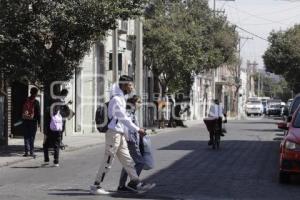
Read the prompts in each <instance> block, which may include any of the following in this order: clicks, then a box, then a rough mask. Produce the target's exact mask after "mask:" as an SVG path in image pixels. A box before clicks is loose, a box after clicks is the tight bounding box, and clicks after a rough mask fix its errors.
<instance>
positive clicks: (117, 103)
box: [90, 75, 154, 195]
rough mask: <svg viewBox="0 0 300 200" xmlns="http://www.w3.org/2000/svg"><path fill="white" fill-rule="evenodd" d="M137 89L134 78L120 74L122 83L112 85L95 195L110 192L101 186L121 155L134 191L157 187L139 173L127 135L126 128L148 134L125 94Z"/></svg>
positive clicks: (129, 184) (93, 189)
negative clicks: (135, 120)
mask: <svg viewBox="0 0 300 200" xmlns="http://www.w3.org/2000/svg"><path fill="white" fill-rule="evenodd" d="M132 90H133V79H132V78H131V77H130V76H126V75H123V76H121V77H120V78H119V84H116V83H115V84H114V85H113V86H112V90H111V94H110V101H109V104H108V117H109V118H110V119H111V121H110V122H109V124H108V131H107V132H106V134H105V153H104V159H103V162H102V165H101V166H100V168H99V170H98V173H97V175H96V179H95V182H94V184H93V185H92V186H90V192H91V193H92V194H95V195H99V194H109V192H107V191H106V190H104V189H103V188H102V187H101V184H102V182H103V181H104V178H105V177H106V175H107V173H108V172H109V170H110V169H111V167H112V163H113V160H114V158H115V156H117V157H118V159H119V161H120V162H121V164H122V166H123V167H124V168H125V170H126V172H127V173H128V175H129V177H130V182H129V183H128V184H127V187H128V188H129V189H131V190H133V191H137V192H143V191H147V190H149V189H151V188H152V187H154V185H152V184H146V183H144V182H142V181H141V180H140V179H139V177H138V174H137V173H136V169H135V163H134V161H133V159H132V158H131V156H130V154H129V150H128V146H127V142H126V139H125V136H124V134H125V131H126V130H128V131H132V132H138V133H139V134H140V135H144V134H145V130H144V129H142V128H139V127H138V126H136V125H135V124H134V123H133V122H132V121H131V119H130V118H129V117H128V116H127V114H126V99H125V96H126V95H128V94H130V93H131V92H132Z"/></svg>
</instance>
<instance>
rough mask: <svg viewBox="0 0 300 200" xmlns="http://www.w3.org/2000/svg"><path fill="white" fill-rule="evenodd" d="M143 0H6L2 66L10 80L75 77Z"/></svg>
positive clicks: (0, 4)
mask: <svg viewBox="0 0 300 200" xmlns="http://www.w3.org/2000/svg"><path fill="white" fill-rule="evenodd" d="M142 3H143V0H134V1H128V0H114V1H111V0H102V1H99V0H81V1H77V0H64V1H61V0H0V70H1V73H3V74H4V75H5V77H6V79H9V80H15V79H17V80H18V79H20V78H22V77H25V78H26V79H28V80H29V81H31V82H33V83H34V82H40V83H44V84H45V83H46V84H48V83H50V82H52V81H54V80H63V81H66V80H69V79H70V78H72V75H73V73H74V70H75V69H76V68H77V67H78V66H79V64H80V61H81V60H82V58H83V57H84V55H85V54H86V53H87V52H88V51H89V49H90V47H91V44H92V43H93V42H94V41H97V40H100V39H101V37H103V36H105V34H106V32H107V30H109V29H113V28H115V27H116V26H117V24H116V19H121V18H122V19H126V18H128V17H130V16H134V15H138V14H140V12H141V5H142Z"/></svg>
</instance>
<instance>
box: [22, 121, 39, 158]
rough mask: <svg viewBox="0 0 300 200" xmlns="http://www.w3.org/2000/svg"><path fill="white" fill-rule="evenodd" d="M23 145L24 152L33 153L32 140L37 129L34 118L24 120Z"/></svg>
mask: <svg viewBox="0 0 300 200" xmlns="http://www.w3.org/2000/svg"><path fill="white" fill-rule="evenodd" d="M23 127H24V147H25V154H28V153H30V154H31V155H33V153H34V140H35V135H36V131H37V121H36V120H24V121H23Z"/></svg>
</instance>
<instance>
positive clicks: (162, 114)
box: [157, 100, 167, 129]
mask: <svg viewBox="0 0 300 200" xmlns="http://www.w3.org/2000/svg"><path fill="white" fill-rule="evenodd" d="M166 105H167V103H166V101H165V100H158V101H157V115H158V128H159V129H160V128H165V118H166Z"/></svg>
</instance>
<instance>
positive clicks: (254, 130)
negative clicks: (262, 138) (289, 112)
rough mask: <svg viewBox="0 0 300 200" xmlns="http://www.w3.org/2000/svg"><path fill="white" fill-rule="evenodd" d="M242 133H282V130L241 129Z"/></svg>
mask: <svg viewBox="0 0 300 200" xmlns="http://www.w3.org/2000/svg"><path fill="white" fill-rule="evenodd" d="M241 130H242V131H252V132H282V130H280V129H241Z"/></svg>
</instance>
